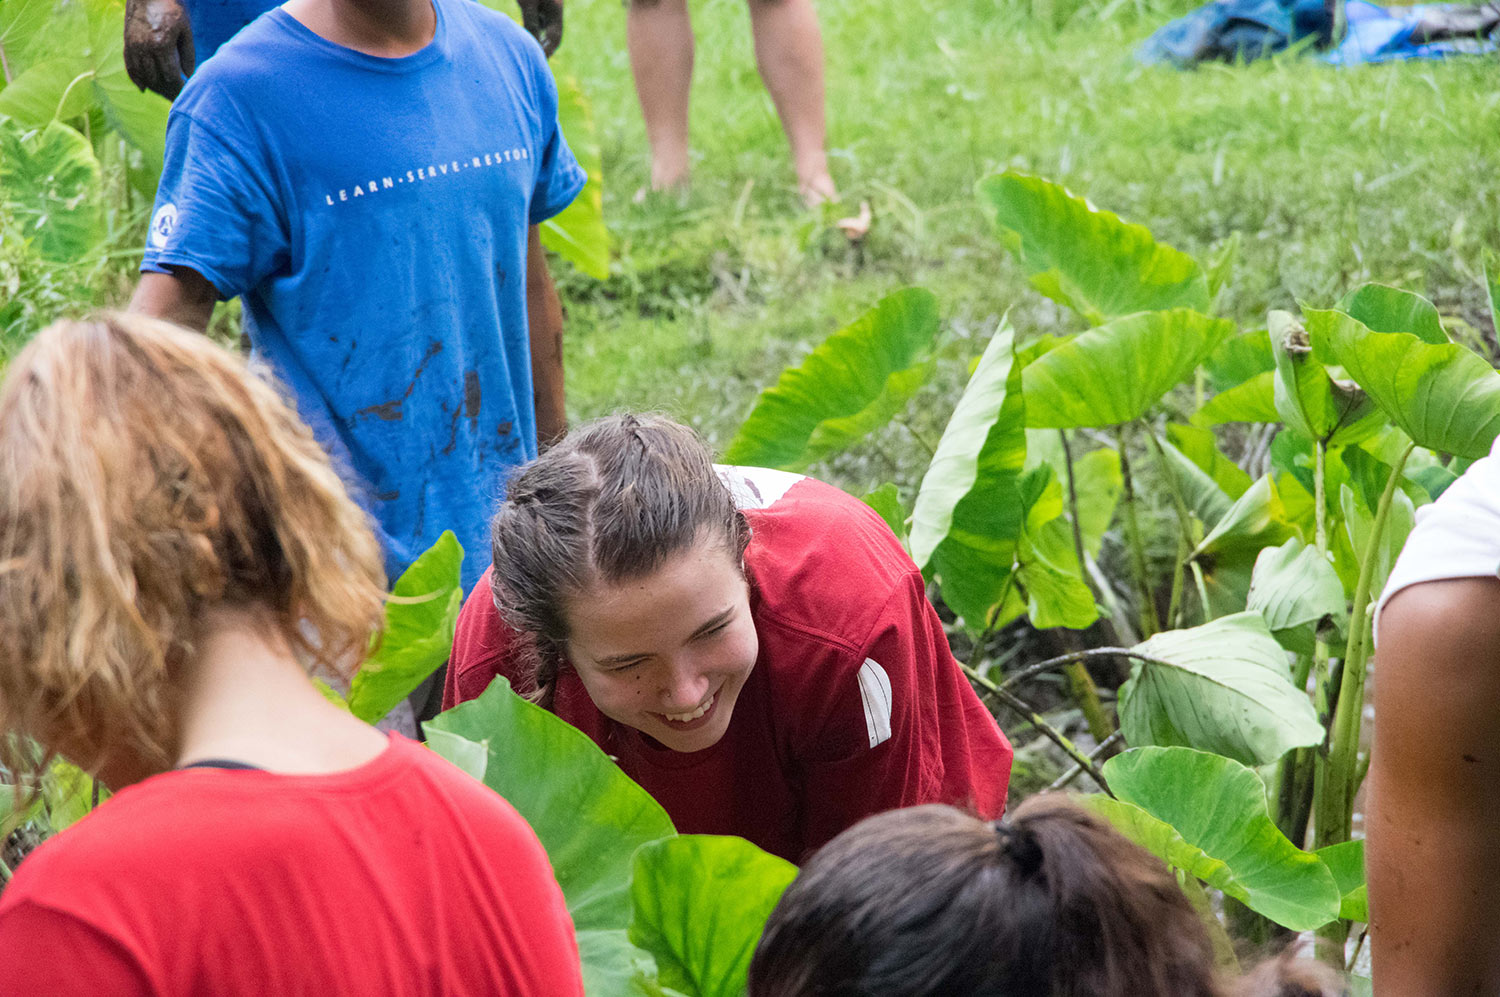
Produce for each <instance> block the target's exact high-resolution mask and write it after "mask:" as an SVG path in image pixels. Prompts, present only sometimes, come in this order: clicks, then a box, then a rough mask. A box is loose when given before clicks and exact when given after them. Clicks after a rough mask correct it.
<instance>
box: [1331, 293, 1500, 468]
mask: <svg viewBox="0 0 1500 997" xmlns="http://www.w3.org/2000/svg"><path fill="white" fill-rule="evenodd" d="M1305 319H1306V323H1307V329H1308V332H1309V333H1310V334H1311V336H1312V341H1313V350H1314V353H1315V354H1317V355H1319V356H1325V355H1326V357H1329V358H1332V360H1333V362H1335V363H1338V364H1340V365H1342V366H1343V367H1344V369H1345V370H1347V371H1348V372H1349V375H1350V376H1351V377H1353V378H1354V380H1355V381H1357V382H1358V383H1359V386H1360V387H1362V388H1364V389H1365V391H1366V392H1367V393H1368V394H1369V396H1370V397H1371V398H1373V399H1374V400H1375V403H1376V404H1377V405H1379V406H1380V407H1381V408H1382V409H1384V410H1385V413H1386V415H1387V416H1389V417H1390V419H1391V421H1392V422H1394V423H1395V424H1396V425H1397V426H1399V427H1400V428H1401V430H1402V431H1403V432H1405V433H1406V435H1408V436H1410V437H1411V438H1412V439H1413V440H1415V441H1416V442H1417V443H1418V444H1419V445H1421V446H1424V447H1430V448H1431V449H1433V450H1440V451H1442V452H1444V453H1451V454H1456V455H1458V456H1460V457H1475V458H1477V457H1482V456H1484V455H1485V454H1487V453H1488V452H1489V450H1490V444H1491V443H1492V442H1494V439H1495V436H1496V435H1497V434H1500V374H1497V373H1496V372H1495V370H1494V368H1493V367H1491V366H1490V365H1489V364H1488V363H1486V362H1485V361H1484V360H1483V359H1481V358H1480V357H1479V356H1478V355H1477V354H1475V353H1474V352H1472V351H1471V350H1469V349H1467V348H1466V347H1463V346H1460V345H1458V344H1457V343H1445V344H1443V345H1433V344H1432V343H1428V342H1425V341H1423V340H1422V339H1420V338H1419V337H1417V336H1416V335H1413V334H1411V333H1399V332H1398V333H1384V332H1373V331H1371V330H1370V329H1369V328H1368V327H1366V326H1365V325H1364V323H1362V322H1360V321H1359V320H1357V319H1354V318H1350V317H1349V316H1348V315H1345V314H1343V313H1342V312H1335V311H1308V312H1307V313H1306V315H1305Z"/></svg>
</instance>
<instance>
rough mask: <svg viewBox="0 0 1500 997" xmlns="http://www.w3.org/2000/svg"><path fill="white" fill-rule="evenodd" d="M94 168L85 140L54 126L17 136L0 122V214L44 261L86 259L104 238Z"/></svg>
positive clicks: (64, 127) (17, 132)
mask: <svg viewBox="0 0 1500 997" xmlns="http://www.w3.org/2000/svg"><path fill="white" fill-rule="evenodd" d="M99 189H100V176H99V162H98V160H96V159H95V158H94V150H93V149H92V148H91V147H90V146H89V143H88V139H86V138H84V137H83V136H82V135H80V134H79V133H78V132H76V131H74V130H73V129H71V128H69V127H68V126H67V125H64V124H61V123H60V122H56V121H54V122H53V123H52V124H50V125H48V126H47V127H46V128H43V129H41V130H40V131H32V132H27V133H24V134H23V133H22V132H21V131H20V130H19V129H18V128H17V127H16V126H15V125H12V124H9V123H7V122H5V121H3V120H0V198H3V199H4V203H3V204H0V209H3V210H5V211H8V212H10V213H11V214H12V216H13V217H15V219H16V220H17V221H18V222H20V225H21V231H22V233H23V234H24V235H25V237H26V238H27V239H28V240H30V241H31V243H32V245H34V246H35V247H36V250H37V252H38V253H39V254H40V255H41V256H42V257H43V258H44V259H48V260H52V261H55V262H59V263H68V262H73V261H76V260H79V259H82V258H84V257H86V256H88V255H89V254H90V253H91V252H93V250H94V247H95V246H96V244H97V243H98V242H99V239H100V238H101V237H102V236H103V232H104V213H103V209H102V207H101V205H100V201H99Z"/></svg>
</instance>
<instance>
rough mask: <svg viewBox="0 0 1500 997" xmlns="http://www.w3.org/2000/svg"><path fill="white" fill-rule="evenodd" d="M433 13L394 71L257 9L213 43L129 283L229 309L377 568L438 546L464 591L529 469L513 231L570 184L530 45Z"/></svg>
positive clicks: (401, 564)
mask: <svg viewBox="0 0 1500 997" xmlns="http://www.w3.org/2000/svg"><path fill="white" fill-rule="evenodd" d="M433 6H434V8H435V10H436V11H437V30H436V34H435V36H434V38H433V40H432V42H431V44H429V45H427V46H426V47H425V48H423V49H421V50H420V51H418V52H416V53H414V54H412V55H410V56H407V57H404V58H399V59H384V58H377V57H375V56H369V55H365V54H362V53H359V52H355V51H353V50H351V49H347V48H344V47H342V46H339V45H335V44H333V43H332V42H329V41H327V40H326V39H324V38H322V37H320V36H318V35H316V34H314V33H313V32H312V31H309V30H308V29H307V28H306V27H304V26H303V25H302V24H301V23H300V22H299V21H297V20H296V19H295V18H293V17H292V16H291V15H289V14H288V13H286V11H284V10H279V9H278V10H273V11H271V12H269V13H268V14H266V15H265V16H263V17H261V18H260V19H259V20H257V21H255V22H254V23H253V24H251V25H250V26H249V27H248V28H246V29H245V30H244V31H242V32H240V33H239V34H238V35H237V36H235V38H234V39H233V40H231V41H230V42H229V43H228V44H227V45H225V46H224V47H223V48H222V49H221V50H220V51H219V53H218V54H217V55H216V56H215V57H214V59H213V60H212V61H211V62H210V63H207V64H205V65H204V67H203V69H202V70H201V71H200V72H198V73H197V74H195V75H194V76H193V78H192V79H191V80H190V81H189V82H188V85H187V86H186V87H185V88H184V89H183V91H182V95H181V96H180V97H179V98H178V99H177V101H176V103H175V104H173V106H172V114H171V118H170V120H169V122H168V125H167V155H166V163H165V166H164V168H163V170H162V179H161V186H160V187H159V188H158V190H157V193H156V206H155V209H154V214H153V216H152V222H151V229H150V233H149V235H148V236H147V241H148V245H147V248H146V254H145V259H144V261H143V262H142V264H141V269H142V270H152V271H158V272H170V269H169V268H170V267H172V266H174V265H180V266H184V267H189V268H191V269H193V270H196V271H197V272H198V273H200V274H202V275H203V276H204V277H206V278H207V279H208V280H209V281H210V282H212V283H213V285H214V287H215V288H216V289H217V290H218V292H219V293H220V294H221V295H223V296H224V297H226V298H229V297H234V296H235V295H240V296H242V297H243V299H244V307H245V317H246V320H245V324H246V329H247V332H248V333H249V337H250V342H251V346H252V349H253V351H254V353H255V354H256V355H257V356H259V357H260V358H262V359H264V360H265V361H267V362H268V363H269V365H270V366H271V368H272V370H273V372H274V373H275V375H276V376H277V377H279V378H280V379H281V381H282V382H283V383H284V384H285V385H286V386H287V387H288V388H290V389H291V391H292V393H293V394H294V395H295V397H296V399H297V406H298V409H299V410H300V412H301V414H302V417H303V418H304V419H305V420H307V422H308V424H309V425H311V426H312V428H313V431H314V433H315V434H316V435H317V437H318V440H319V442H321V443H322V444H323V445H324V447H326V448H327V449H328V451H329V453H330V454H331V455H332V456H333V458H334V462H335V464H336V465H338V466H339V467H340V469H341V471H345V472H346V480H348V481H349V483H350V488H351V492H352V493H353V494H354V496H355V498H356V499H357V500H359V501H360V502H361V503H363V504H364V505H365V507H366V508H367V509H369V510H370V511H371V512H372V514H373V515H374V517H375V519H376V520H377V522H378V526H379V528H380V532H381V534H382V536H381V540H382V542H383V543H384V545H385V550H386V558H387V564H386V567H387V570H388V571H389V572H390V573H391V574H392V576H394V575H395V574H397V573H399V572H400V571H402V570H404V569H405V568H406V566H407V565H409V564H410V563H411V561H412V560H414V559H415V558H416V556H417V555H418V554H420V553H422V551H424V550H426V549H427V548H428V547H429V546H431V544H432V543H433V542H434V541H435V540H436V539H437V537H438V536H439V535H440V534H441V533H442V531H443V530H445V529H451V530H453V531H454V532H455V533H456V534H457V535H458V538H459V540H460V541H461V542H462V543H463V545H464V548H465V550H466V551H467V552H468V554H469V556H468V557H466V558H465V566H464V584H465V586H466V587H468V586H472V585H473V583H474V582H475V581H476V580H477V579H478V577H479V574H480V572H481V571H482V570H483V568H484V565H485V564H486V563H487V562H488V560H489V559H488V557H487V556H486V553H487V551H488V550H489V541H488V530H487V525H488V521H489V517H490V516H491V514H492V513H493V511H494V509H495V507H496V504H497V502H498V501H499V499H500V498H501V494H502V491H503V485H504V479H505V476H506V473H507V471H508V470H509V469H510V468H511V467H513V466H515V465H516V464H519V463H522V462H524V461H526V460H529V459H531V458H532V457H535V456H536V418H535V408H534V404H533V399H532V381H531V353H530V340H529V335H528V326H527V321H526V298H525V285H526V247H527V230H528V226H529V225H535V224H537V223H538V222H541V221H542V220H544V219H546V218H549V217H551V216H552V215H555V214H556V213H557V212H559V211H561V210H562V209H563V208H564V207H566V206H567V205H568V203H569V202H571V201H572V200H573V198H574V196H575V195H576V194H577V193H578V191H579V189H580V188H582V187H583V184H584V180H585V176H584V173H583V170H582V169H580V168H579V166H578V162H577V160H575V159H574V158H573V154H572V153H571V152H570V151H569V150H568V147H567V144H566V143H565V142H564V141H563V136H562V133H561V131H560V130H559V128H558V124H557V89H556V85H555V83H554V82H553V79H552V75H551V72H550V71H549V70H548V68H547V64H546V61H545V59H544V58H543V56H542V50H541V48H540V47H539V46H538V45H537V43H536V41H535V39H533V38H532V37H531V36H529V35H527V34H526V33H525V32H524V31H523V30H522V29H521V28H520V27H518V26H517V25H516V24H514V23H513V22H512V21H510V20H509V19H508V18H506V17H504V16H502V15H500V14H497V13H495V12H494V11H491V10H488V9H486V8H485V7H482V6H480V5H479V4H478V3H474V2H472V0H435V2H434V5H433ZM349 472H352V473H349Z"/></svg>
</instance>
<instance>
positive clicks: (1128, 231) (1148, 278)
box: [979, 171, 1210, 325]
mask: <svg viewBox="0 0 1500 997" xmlns="http://www.w3.org/2000/svg"><path fill="white" fill-rule="evenodd" d="M979 197H980V200H981V202H983V203H984V204H985V206H986V207H987V208H988V209H989V213H990V216H991V218H992V219H993V220H994V222H995V226H996V228H997V229H998V230H999V234H1000V240H1001V242H1003V243H1004V244H1005V247H1006V248H1007V249H1009V250H1010V251H1011V252H1012V253H1013V254H1015V256H1016V258H1017V259H1018V260H1019V261H1020V263H1021V266H1022V267H1024V268H1025V270H1026V272H1027V273H1028V274H1029V275H1030V277H1031V283H1032V285H1033V286H1035V287H1036V288H1037V290H1039V291H1041V292H1042V293H1043V294H1045V295H1046V296H1047V297H1049V298H1051V299H1053V300H1054V301H1057V302H1060V303H1062V304H1064V305H1067V306H1068V307H1069V308H1072V309H1073V310H1074V311H1076V312H1078V313H1079V314H1080V315H1082V316H1083V317H1084V318H1085V319H1087V320H1088V322H1089V323H1090V324H1092V325H1097V324H1099V323H1101V322H1104V321H1105V320H1107V319H1111V318H1116V317H1119V316H1122V315H1129V314H1131V313H1133V312H1142V311H1158V310H1163V309H1169V308H1192V309H1196V310H1198V311H1208V309H1209V305H1210V301H1209V293H1208V281H1207V279H1206V278H1205V277H1204V275H1203V270H1202V269H1201V268H1200V267H1199V266H1198V264H1197V263H1196V262H1194V261H1193V258H1192V257H1191V256H1188V255H1187V254H1186V253H1183V252H1181V251H1179V250H1176V249H1173V248H1172V247H1171V246H1167V245H1163V244H1161V243H1158V242H1157V241H1156V240H1155V239H1154V238H1152V236H1151V233H1150V232H1149V231H1148V230H1147V229H1146V228H1145V226H1142V225H1130V224H1127V223H1125V222H1123V221H1121V220H1120V218H1119V217H1118V216H1117V215H1115V214H1113V213H1112V212H1109V211H1100V210H1098V209H1097V208H1095V207H1093V206H1092V205H1090V204H1089V203H1088V202H1087V201H1085V200H1084V199H1083V198H1081V197H1078V196H1076V195H1074V194H1071V193H1069V192H1068V191H1067V190H1066V189H1065V188H1064V187H1061V186H1059V185H1058V184H1055V183H1052V182H1050V181H1047V180H1043V179H1042V178H1040V177H1034V176H1028V175H1026V174H1024V173H1016V172H1013V171H1012V172H1007V173H1002V174H999V175H997V176H991V177H986V178H985V179H983V180H981V181H979Z"/></svg>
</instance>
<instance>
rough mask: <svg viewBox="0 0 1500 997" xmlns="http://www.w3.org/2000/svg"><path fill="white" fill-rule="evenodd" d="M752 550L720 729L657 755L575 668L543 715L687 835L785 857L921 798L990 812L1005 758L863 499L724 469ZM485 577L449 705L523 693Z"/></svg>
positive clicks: (468, 616) (903, 558) (997, 802)
mask: <svg viewBox="0 0 1500 997" xmlns="http://www.w3.org/2000/svg"><path fill="white" fill-rule="evenodd" d="M720 474H721V476H722V477H723V478H724V479H725V481H726V484H728V485H729V487H730V490H731V492H732V493H733V494H734V496H735V499H736V502H737V504H738V505H739V506H740V508H741V509H742V510H743V511H744V513H745V515H746V518H747V519H749V521H750V524H751V527H752V530H753V537H752V539H751V542H750V547H749V549H748V550H747V551H746V558H745V560H746V569H747V573H748V575H749V577H750V581H751V611H752V615H753V616H754V618H755V626H756V632H757V635H758V637H759V640H760V652H759V656H758V658H757V660H756V666H755V669H754V671H752V672H751V674H750V677H749V679H748V680H747V681H746V683H745V686H744V688H743V689H742V690H741V693H740V697H739V701H738V703H737V704H736V706H735V712H734V717H733V719H732V720H731V722H730V726H729V730H728V731H727V732H726V734H725V736H724V738H723V739H721V740H720V741H719V743H718V744H716V745H714V746H713V747H711V748H708V749H706V750H704V751H700V752H695V753H692V754H681V753H677V752H672V751H669V750H667V749H665V748H663V747H662V746H660V745H659V744H657V743H656V742H654V741H652V740H651V739H650V738H647V737H645V736H643V735H642V734H640V732H639V731H635V730H632V729H629V728H625V727H622V726H621V725H619V724H615V723H613V722H611V721H609V720H608V719H607V718H605V717H604V716H603V715H602V714H601V713H599V711H598V710H597V709H596V708H595V707H594V705H593V703H592V701H590V700H589V698H588V694H587V692H586V691H585V690H584V689H583V686H582V683H580V682H579V681H578V679H577V677H576V675H575V674H574V673H572V672H571V671H568V670H565V671H564V672H563V673H562V675H561V676H559V680H558V684H557V692H556V699H555V703H554V709H555V711H556V712H557V714H558V715H559V716H561V717H562V718H563V719H565V720H567V721H568V722H570V723H572V724H574V725H575V726H577V727H579V728H581V729H582V730H584V731H585V732H586V733H588V734H589V735H590V736H591V737H592V738H593V739H594V740H595V741H596V742H597V743H598V744H599V745H600V747H602V748H603V749H604V750H605V751H606V752H608V753H609V754H610V755H612V756H613V757H615V759H616V760H617V761H618V762H619V764H620V766H621V767H622V768H623V769H624V770H625V771H626V772H627V773H628V774H629V775H630V776H631V777H632V778H633V779H635V780H636V781H637V782H639V783H640V784H641V785H642V786H644V787H645V788H646V789H647V791H649V792H650V793H651V794H652V795H653V796H655V797H656V799H657V801H658V802H659V803H661V804H662V806H663V807H664V808H665V809H666V810H667V813H668V814H670V815H671V817H672V819H673V822H674V823H675V824H676V825H677V828H678V830H679V831H683V832H685V833H708V834H736V835H740V836H742V837H745V838H749V839H750V840H751V841H754V842H755V843H756V844H759V845H760V846H761V847H763V848H765V849H767V850H768V851H771V852H774V853H776V854H779V855H782V856H784V857H786V858H789V859H792V860H793V861H796V860H799V859H800V858H802V857H803V856H804V855H805V854H806V853H807V852H808V851H809V850H811V849H813V848H816V847H817V846H818V845H820V844H822V843H823V842H825V841H827V840H828V839H829V838H831V837H832V836H833V835H835V834H837V833H838V832H839V831H841V830H843V829H844V828H846V827H848V826H849V825H851V824H853V823H855V822H856V821H858V820H859V819H860V818H862V817H865V816H868V815H870V814H873V813H878V812H880V811H882V810H887V809H892V808H895V807H901V806H910V805H914V804H917V803H928V802H948V803H956V804H960V805H967V806H970V807H972V808H973V809H975V810H976V811H978V812H979V813H981V814H983V815H985V816H998V815H999V813H1000V812H1001V811H1002V810H1003V809H1004V805H1005V792H1006V787H1007V785H1008V783H1009V777H1010V765H1011V749H1010V745H1009V743H1008V742H1007V741H1006V739H1005V737H1004V735H1003V734H1002V733H1001V732H1000V730H999V728H998V727H997V726H996V724H995V721H994V718H993V717H992V716H991V715H990V713H989V711H988V710H986V709H985V708H984V706H983V704H981V703H980V702H979V699H978V697H976V696H975V695H974V692H973V690H972V689H971V688H970V686H969V684H968V682H967V680H966V679H965V678H964V676H963V673H962V671H961V670H960V669H959V667H958V664H957V662H955V661H954V660H953V656H952V653H951V651H950V649H949V647H948V643H947V638H946V635H945V634H944V633H943V629H942V625H941V622H940V621H939V620H938V618H937V614H936V612H935V611H934V610H933V608H932V606H931V604H930V603H929V602H928V601H927V598H926V592H925V587H924V585H923V581H922V576H921V574H920V572H919V571H918V570H917V568H916V566H915V565H914V564H913V563H912V561H911V559H910V558H909V557H908V556H907V554H906V552H905V550H904V549H903V548H902V546H901V544H900V542H899V541H898V540H897V539H896V537H895V536H894V535H893V534H892V533H891V531H890V529H889V528H888V527H887V526H886V525H885V523H884V522H883V521H882V520H881V519H880V517H879V516H878V515H877V514H876V513H875V512H874V511H873V510H871V509H870V508H869V507H867V506H866V505H865V504H864V503H862V502H860V501H858V500H856V499H854V498H852V497H851V496H849V495H846V494H845V493H843V492H842V491H840V490H838V489H836V488H833V487H832V486H829V485H826V484H823V483H822V482H819V481H816V480H814V479H811V478H806V477H803V476H800V475H793V474H787V473H786V472H781V471H767V470H763V469H758V468H721V469H720ZM523 672H524V669H523V666H522V665H521V663H520V658H519V655H518V654H517V649H516V646H515V637H514V635H513V634H511V633H510V632H509V631H508V630H507V629H506V628H505V627H504V625H503V624H502V622H501V620H500V617H499V614H498V612H497V611H496V610H495V608H494V604H493V601H492V600H491V598H490V593H489V576H488V575H486V577H485V579H484V580H483V581H482V582H481V584H480V586H479V587H478V589H476V591H475V592H474V593H473V594H472V595H471V596H470V598H469V600H468V603H467V604H466V605H465V606H464V609H463V612H462V614H461V615H460V618H459V624H458V636H457V639H456V641H455V644H454V655H453V659H452V661H451V662H450V664H449V679H448V683H449V684H448V687H447V695H446V697H445V699H446V703H447V705H453V704H455V703H457V702H459V701H461V700H464V699H469V698H473V697H475V696H477V695H479V693H480V692H482V691H483V690H484V688H485V687H486V686H487V685H488V684H489V682H490V680H491V679H493V678H494V677H495V676H496V675H497V674H499V675H505V676H507V677H508V678H510V679H511V681H512V684H513V685H515V686H517V688H518V689H519V690H521V691H523V692H524V691H527V690H528V689H529V684H528V682H527V679H526V676H525V675H524V674H523Z"/></svg>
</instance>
